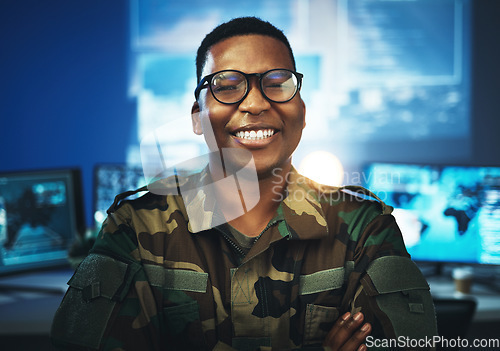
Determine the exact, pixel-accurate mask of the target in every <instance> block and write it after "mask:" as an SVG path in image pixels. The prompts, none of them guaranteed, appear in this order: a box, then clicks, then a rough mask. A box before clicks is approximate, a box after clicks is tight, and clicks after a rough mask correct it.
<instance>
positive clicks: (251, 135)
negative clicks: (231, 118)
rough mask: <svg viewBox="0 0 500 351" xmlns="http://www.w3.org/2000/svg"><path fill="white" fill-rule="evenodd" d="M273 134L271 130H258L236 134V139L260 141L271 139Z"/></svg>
mask: <svg viewBox="0 0 500 351" xmlns="http://www.w3.org/2000/svg"><path fill="white" fill-rule="evenodd" d="M273 134H274V130H273V129H259V130H250V131H248V130H245V131H240V132H236V137H237V138H240V139H248V140H260V139H266V138H269V137H272V136H273Z"/></svg>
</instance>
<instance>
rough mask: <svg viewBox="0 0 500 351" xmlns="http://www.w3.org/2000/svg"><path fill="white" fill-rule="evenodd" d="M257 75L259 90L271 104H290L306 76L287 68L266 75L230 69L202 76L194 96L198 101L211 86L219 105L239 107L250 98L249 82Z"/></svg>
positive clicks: (271, 71) (265, 73)
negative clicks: (201, 92)
mask: <svg viewBox="0 0 500 351" xmlns="http://www.w3.org/2000/svg"><path fill="white" fill-rule="evenodd" d="M254 76H255V77H258V78H259V87H260V91H261V92H262V95H264V97H265V98H266V99H268V100H270V101H272V102H287V101H290V100H292V99H293V97H294V96H295V94H297V92H298V91H299V90H300V86H301V84H302V77H303V76H304V75H303V74H301V73H298V72H295V71H291V70H289V69H284V68H278V69H272V70H269V71H267V72H264V73H243V72H240V71H236V70H231V69H229V70H224V71H219V72H215V73H212V74H209V75H207V76H205V77H203V79H202V80H201V81H200V83H199V84H198V86H197V87H196V89H195V91H194V96H195V98H196V100H198V97H199V96H200V91H201V90H202V89H205V88H207V87H209V88H210V91H211V92H212V95H213V97H214V98H215V100H217V101H218V102H220V103H222V104H227V105H230V104H237V103H239V102H241V101H243V100H244V99H245V98H246V97H247V95H248V92H249V91H250V90H249V88H248V87H249V86H250V81H249V79H250V77H254Z"/></svg>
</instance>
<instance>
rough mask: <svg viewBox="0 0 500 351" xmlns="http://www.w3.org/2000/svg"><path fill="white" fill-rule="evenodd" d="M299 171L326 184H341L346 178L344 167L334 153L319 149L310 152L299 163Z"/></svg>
mask: <svg viewBox="0 0 500 351" xmlns="http://www.w3.org/2000/svg"><path fill="white" fill-rule="evenodd" d="M298 170H299V172H300V173H301V174H302V175H304V176H306V177H308V178H310V179H312V180H314V181H316V182H318V183H321V184H325V185H333V186H340V185H342V181H343V179H344V167H343V166H342V163H341V162H340V160H339V159H338V158H337V156H335V155H334V154H332V153H330V152H328V151H324V150H318V151H314V152H311V153H310V154H308V155H307V156H306V157H304V159H303V160H302V162H301V163H300V165H299V168H298Z"/></svg>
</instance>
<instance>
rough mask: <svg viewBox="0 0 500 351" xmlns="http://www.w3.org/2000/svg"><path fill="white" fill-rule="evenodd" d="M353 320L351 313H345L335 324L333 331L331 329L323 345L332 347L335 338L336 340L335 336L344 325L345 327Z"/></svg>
mask: <svg viewBox="0 0 500 351" xmlns="http://www.w3.org/2000/svg"><path fill="white" fill-rule="evenodd" d="M351 318H352V317H351V313H350V312H347V313H344V314H343V315H342V316H341V317H340V318H338V319H337V321H336V322H335V324H334V325H333V327H332V329H330V331H329V332H328V334H327V335H326V337H325V341H324V342H323V345H324V346H328V345H331V344H332V342H333V340H334V338H335V335H336V334H337V332H338V331H339V330H340V328H341V327H342V325H344V324H345V323H346V322H347V321H348V320H349V319H351Z"/></svg>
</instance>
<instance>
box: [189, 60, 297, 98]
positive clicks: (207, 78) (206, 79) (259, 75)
mask: <svg viewBox="0 0 500 351" xmlns="http://www.w3.org/2000/svg"><path fill="white" fill-rule="evenodd" d="M272 71H288V72H291V73H292V74H293V75H294V76H295V78H297V87H296V89H295V92H294V93H293V94H292V96H291V97H290V98H289V99H288V100H285V101H275V100H273V99H271V98H269V97H268V96H267V95H266V93H265V92H264V89H263V88H262V77H264V76H265V75H266V74H268V73H269V72H272ZM222 72H237V73H240V74H241V75H243V76H244V77H245V79H246V81H247V85H246V92H245V94H243V96H242V97H241V99H239V100H238V101H235V102H223V101H220V100H219V99H218V98H217V97H216V96H215V94H214V92H213V90H212V83H211V81H212V79H213V77H215V76H216V75H217V74H219V73H222ZM250 77H257V78H259V90H260V92H261V94H262V96H263V97H265V98H266V99H267V100H269V101H271V102H275V103H278V104H281V103H285V102H288V101H290V100H292V99H293V98H294V97H295V95H297V93H298V92H299V91H300V88H301V87H302V78H303V77H304V75H303V74H302V73H299V72H296V71H293V70H291V69H287V68H273V69H270V70H268V71H265V72H263V73H245V72H242V71H238V70H236V69H223V70H221V71H217V72H214V73H210V74H207V75H206V76H204V77H203V78H202V79H201V80H200V82H199V83H198V86H197V87H196V89H195V90H194V97H195V99H196V101H198V98H199V97H200V92H201V90H202V89H206V88H209V89H210V93H211V94H212V96H213V97H214V99H215V100H217V101H218V102H220V103H221V104H224V105H234V104H239V103H240V102H242V101H243V100H245V99H246V97H247V96H248V93H249V92H250V89H249V87H250ZM205 83H207V84H206V85H203V84H205Z"/></svg>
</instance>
